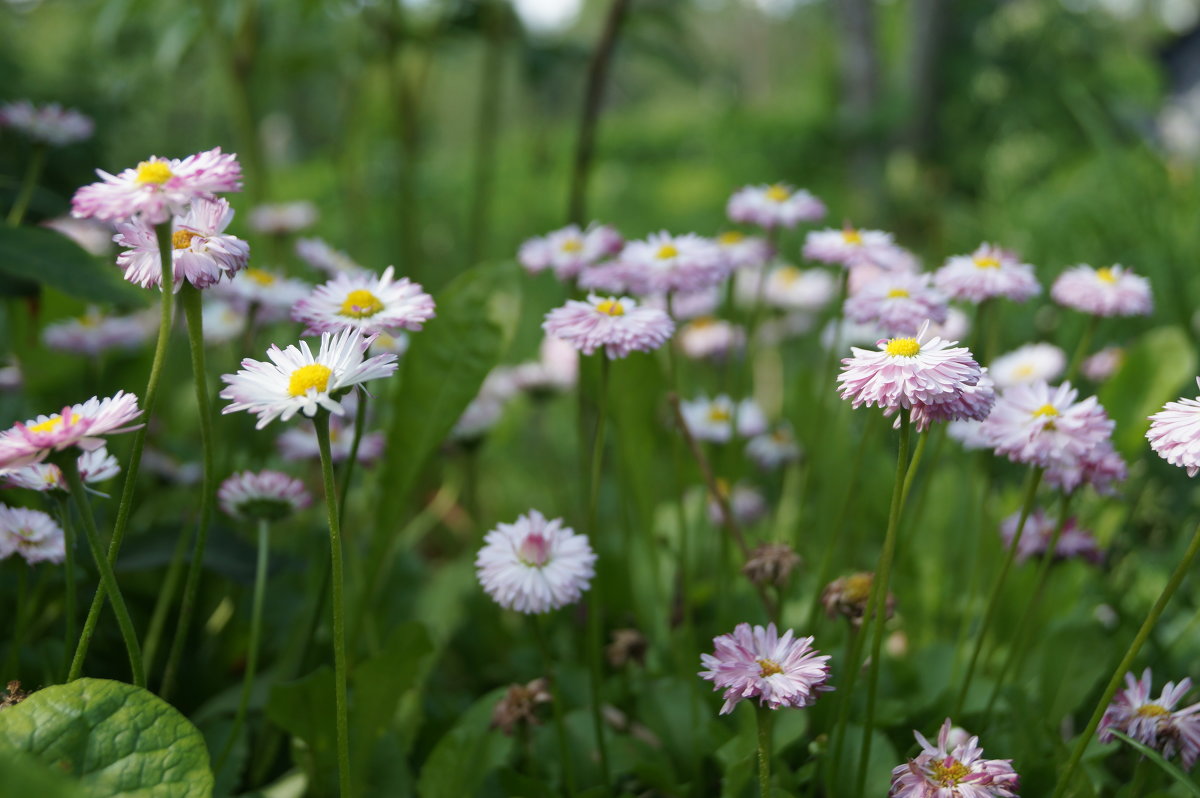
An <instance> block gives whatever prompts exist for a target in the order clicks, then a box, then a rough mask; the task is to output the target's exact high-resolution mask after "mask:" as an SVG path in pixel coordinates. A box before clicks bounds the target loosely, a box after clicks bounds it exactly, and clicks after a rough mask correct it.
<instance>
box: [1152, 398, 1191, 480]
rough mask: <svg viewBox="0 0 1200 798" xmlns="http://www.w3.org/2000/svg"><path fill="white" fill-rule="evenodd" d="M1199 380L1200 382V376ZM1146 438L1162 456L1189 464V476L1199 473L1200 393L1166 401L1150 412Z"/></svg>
mask: <svg viewBox="0 0 1200 798" xmlns="http://www.w3.org/2000/svg"><path fill="white" fill-rule="evenodd" d="M1196 384H1197V385H1198V386H1200V377H1197V378H1196ZM1146 438H1147V439H1148V440H1149V441H1150V448H1151V449H1153V450H1154V451H1156V452H1158V456H1159V457H1161V458H1162V459H1164V460H1166V461H1167V462H1168V463H1170V464H1171V465H1173V466H1182V467H1183V468H1186V469H1187V475H1188V476H1189V477H1194V476H1196V473H1197V472H1200V396H1197V397H1196V398H1195V399H1180V400H1179V401H1178V402H1167V403H1166V405H1164V406H1163V409H1162V410H1159V411H1158V412H1157V413H1155V414H1154V415H1152V416H1150V429H1149V430H1147V431H1146Z"/></svg>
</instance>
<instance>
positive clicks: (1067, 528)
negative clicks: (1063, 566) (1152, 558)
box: [1000, 509, 1104, 564]
mask: <svg viewBox="0 0 1200 798" xmlns="http://www.w3.org/2000/svg"><path fill="white" fill-rule="evenodd" d="M1020 522H1021V512H1020V510H1018V511H1017V512H1015V513H1013V514H1012V515H1010V516H1009V517H1008V518H1005V519H1004V521H1003V523H1001V524H1000V537H1001V538H1003V539H1004V546H1005V548H1010V547H1011V546H1012V542H1013V540H1014V539H1015V538H1016V536H1017V526H1018V525H1019V524H1020ZM1057 526H1058V521H1057V520H1055V519H1054V518H1053V517H1051V516H1050V515H1047V514H1046V513H1045V512H1044V511H1042V510H1041V509H1037V510H1034V511H1033V512H1032V513H1030V514H1029V517H1028V518H1026V519H1025V529H1024V530H1023V531H1022V532H1021V541H1020V542H1019V543H1018V544H1017V553H1016V562H1018V563H1022V562H1025V561H1026V560H1028V559H1030V558H1031V557H1034V558H1040V557H1041V556H1042V555H1043V554H1045V553H1046V549H1048V548H1049V547H1050V540H1051V538H1053V537H1054V530H1055V528H1056V527H1057ZM1074 558H1079V559H1081V560H1086V561H1087V562H1090V563H1092V564H1099V563H1100V561H1101V560H1103V559H1104V555H1103V554H1102V553H1101V551H1100V547H1099V546H1098V545H1097V543H1096V538H1095V537H1094V536H1093V535H1092V533H1091V532H1089V531H1087V530H1086V529H1083V528H1081V527H1080V526H1079V525H1078V524H1077V523H1076V521H1075V519H1074V518H1068V519H1067V521H1066V523H1065V524H1064V525H1063V528H1062V532H1061V533H1059V536H1058V543H1056V544H1055V546H1054V559H1055V560H1070V559H1074Z"/></svg>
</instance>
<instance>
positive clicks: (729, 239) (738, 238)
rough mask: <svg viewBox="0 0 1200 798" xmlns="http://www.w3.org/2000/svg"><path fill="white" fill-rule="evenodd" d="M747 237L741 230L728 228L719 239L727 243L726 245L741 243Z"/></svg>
mask: <svg viewBox="0 0 1200 798" xmlns="http://www.w3.org/2000/svg"><path fill="white" fill-rule="evenodd" d="M745 238H746V234H745V233H743V232H742V231H741V230H728V231H726V232H724V233H721V237H720V238H718V239H717V241H719V242H721V243H722V244H726V245H728V244H739V243H741V242H742V241H743V240H745Z"/></svg>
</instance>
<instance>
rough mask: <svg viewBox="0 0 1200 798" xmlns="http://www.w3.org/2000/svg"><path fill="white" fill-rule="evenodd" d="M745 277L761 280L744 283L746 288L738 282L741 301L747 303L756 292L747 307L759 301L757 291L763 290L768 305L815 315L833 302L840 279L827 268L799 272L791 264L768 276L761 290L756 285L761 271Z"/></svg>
mask: <svg viewBox="0 0 1200 798" xmlns="http://www.w3.org/2000/svg"><path fill="white" fill-rule="evenodd" d="M742 274H745V275H751V274H753V275H754V276H755V277H756V278H758V279H756V280H754V281H753V283H754V285H750V284H749V283H750V282H751V281H745V283H746V285H745V287H743V281H742V280H739V281H738V284H737V290H738V298H739V299H741V300H743V301H745V300H746V299H747V295H748V294H749V292H750V291H751V290H753V291H754V293H753V294H749V296H750V303H748V304H751V303H753V302H755V301H757V296H758V291H760V290H761V291H762V298H763V300H764V301H765V302H766V304H768V305H770V306H771V307H776V308H781V309H783V310H803V311H808V312H810V313H815V312H817V311H819V310H823V309H824V308H825V306H826V305H828V304H829V303H830V302H832V301H833V298H834V296H835V295H836V294H837V290H838V285H837V280H836V279H835V278H834V276H833V275H832V274H830V273H829V272H828V271H826V270H825V269H798V268H796V267H795V266H792V265H790V264H784V265H782V266H776V267H775V268H773V269H771V270H770V271H768V272H767V273H766V281H767V283H766V285H765V286H762V287H761V289H760V288H759V286H758V285H757V283H758V280H761V279H763V275H762V272H749V271H747V272H743V273H742ZM739 276H740V275H739Z"/></svg>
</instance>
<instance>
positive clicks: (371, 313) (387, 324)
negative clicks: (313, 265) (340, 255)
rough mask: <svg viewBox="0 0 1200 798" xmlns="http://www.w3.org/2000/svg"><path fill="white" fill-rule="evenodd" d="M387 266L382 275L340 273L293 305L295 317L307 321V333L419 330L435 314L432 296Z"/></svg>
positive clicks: (369, 332)
mask: <svg viewBox="0 0 1200 798" xmlns="http://www.w3.org/2000/svg"><path fill="white" fill-rule="evenodd" d="M394 274H395V270H394V269H393V268H392V267H391V266H388V267H387V269H385V270H384V272H383V274H382V275H381V276H379V275H374V274H370V273H359V274H339V275H337V276H336V277H334V278H333V279H332V280H330V281H329V282H327V283H325V284H324V285H319V286H317V287H316V288H315V289H313V292H312V294H311V295H310V296H307V297H305V298H304V299H301V300H300V301H299V302H297V303H296V305H295V307H293V308H292V318H293V319H294V320H295V321H298V322H300V323H301V324H307V325H308V329H307V330H305V331H304V334H305V335H316V334H317V333H325V332H339V331H341V330H346V329H354V330H359V331H360V332H362V334H363V335H372V334H375V333H385V332H392V333H394V332H397V331H399V330H419V329H421V325H422V324H424V323H425V322H426V321H428V320H429V319H431V318H433V316H434V307H433V297H431V296H430V295H429V294H427V293H425V292H424V291H423V290H422V289H421V286H419V285H418V284H416V283H414V282H411V281H410V280H409V279H408V278H407V277H401V278H400V279H399V280H396V279H394Z"/></svg>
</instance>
